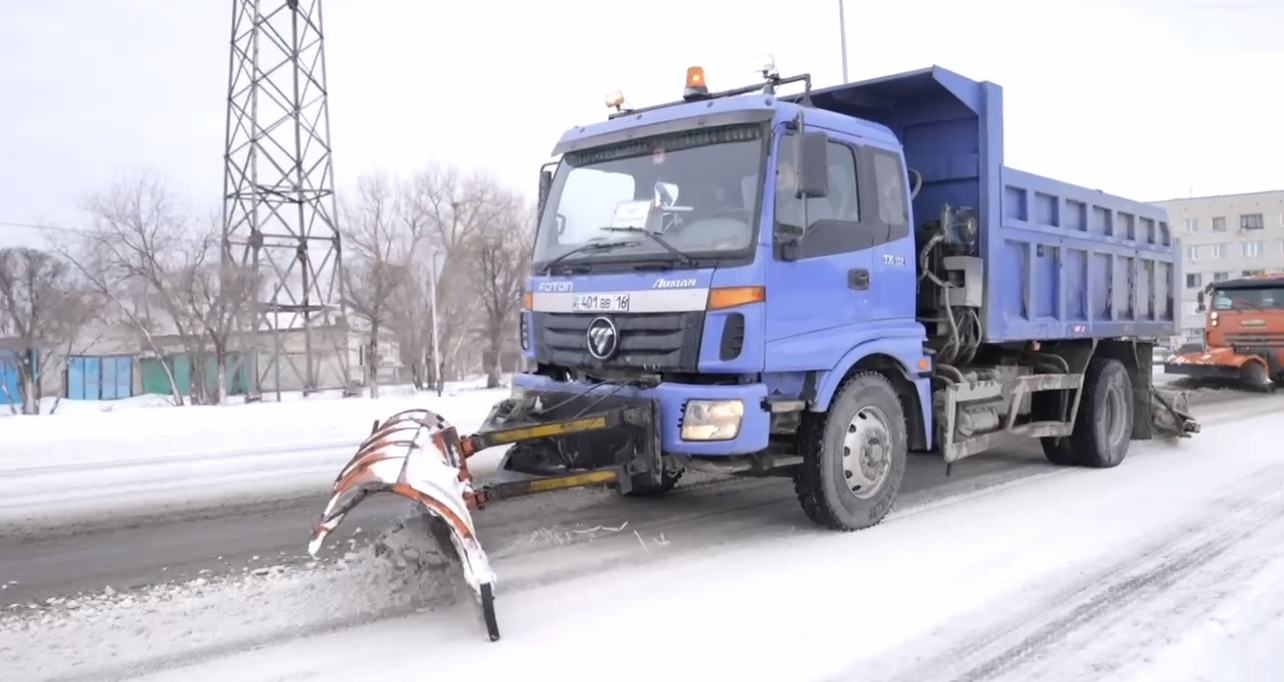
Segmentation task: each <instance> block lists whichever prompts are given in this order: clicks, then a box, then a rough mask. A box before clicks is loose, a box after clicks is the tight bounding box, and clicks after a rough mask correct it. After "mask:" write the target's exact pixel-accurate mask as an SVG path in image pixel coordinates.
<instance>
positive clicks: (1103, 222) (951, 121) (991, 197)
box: [812, 67, 1180, 342]
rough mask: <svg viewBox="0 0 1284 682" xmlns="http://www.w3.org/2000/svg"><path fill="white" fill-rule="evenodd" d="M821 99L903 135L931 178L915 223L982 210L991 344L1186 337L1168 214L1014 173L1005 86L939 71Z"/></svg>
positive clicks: (833, 91) (914, 160)
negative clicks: (1006, 146)
mask: <svg viewBox="0 0 1284 682" xmlns="http://www.w3.org/2000/svg"><path fill="white" fill-rule="evenodd" d="M812 99H813V102H814V103H815V105H816V106H818V107H821V108H824V109H828V110H831V111H835V112H838V113H843V114H847V115H850V116H855V117H859V118H863V119H866V120H870V121H875V122H878V123H882V124H884V125H886V126H888V127H889V128H891V129H892V131H893V132H895V133H896V135H897V137H898V138H899V139H900V140H901V144H902V145H903V146H904V149H905V158H906V163H907V164H908V166H909V167H910V168H911V169H913V170H917V171H918V172H919V173H921V174H922V176H923V187H922V190H921V191H920V192H919V194H918V196H917V198H916V199H915V200H914V220H915V222H916V223H919V224H921V223H923V222H924V221H927V220H933V219H936V218H937V216H939V215H940V210H941V206H942V205H943V204H950V205H951V206H954V207H959V206H969V207H972V208H975V209H977V211H978V213H979V218H980V226H979V227H980V239H979V243H980V255H981V256H982V258H983V260H984V262H985V298H984V308H983V310H982V319H983V320H984V323H985V340H986V341H989V342H1002V341H1022V340H1051V339H1071V338H1090V337H1097V338H1107V337H1120V336H1142V337H1148V336H1168V335H1172V334H1175V333H1176V332H1177V327H1178V324H1177V320H1176V317H1175V316H1176V311H1177V308H1176V302H1175V301H1174V294H1175V293H1176V292H1178V291H1180V289H1179V288H1178V287H1177V284H1178V281H1179V280H1178V277H1179V276H1180V272H1179V263H1180V260H1179V257H1180V253H1179V250H1178V249H1179V246H1178V244H1177V242H1176V240H1174V239H1173V237H1172V233H1171V232H1170V230H1169V227H1168V219H1167V216H1166V214H1165V212H1164V210H1163V209H1162V208H1159V207H1158V206H1154V205H1152V204H1146V203H1142V202H1138V201H1132V200H1130V199H1124V198H1122V197H1117V196H1113V195H1110V194H1105V193H1103V192H1100V191H1096V190H1091V189H1086V188H1083V187H1078V186H1075V185H1071V184H1068V183H1065V182H1059V181H1057V180H1052V179H1049V178H1045V177H1040V176H1038V175H1034V174H1031V173H1026V172H1023V171H1018V170H1015V169H1012V168H1008V167H1006V166H1004V165H1003V90H1002V88H1000V87H999V86H997V85H995V84H993V83H984V82H983V83H978V82H976V81H973V80H970V79H968V78H965V77H963V76H960V75H958V74H956V73H953V72H951V71H947V70H945V69H942V68H940V67H932V68H930V69H924V70H922V71H915V72H911V73H906V74H900V75H896V76H888V77H885V78H879V79H875V80H871V81H865V82H862V83H852V84H850V85H842V86H837V87H833V88H828V89H825V90H818V91H816V92H814V93H813V94H812ZM1048 134H1049V135H1062V136H1065V135H1070V136H1073V135H1076V134H1080V133H1079V131H1076V130H1074V129H1069V130H1066V129H1056V130H1049V131H1048ZM1123 161H1124V160H1123V159H1119V160H1115V161H1110V162H1111V163H1119V162H1123Z"/></svg>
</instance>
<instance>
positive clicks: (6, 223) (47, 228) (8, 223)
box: [0, 220, 89, 234]
mask: <svg viewBox="0 0 1284 682" xmlns="http://www.w3.org/2000/svg"><path fill="white" fill-rule="evenodd" d="M0 227H17V228H19V229H27V230H40V231H42V232H70V233H73V234H89V232H88V231H87V230H85V229H83V228H75V227H59V226H57V225H35V224H32V223H20V222H17V221H13V220H0Z"/></svg>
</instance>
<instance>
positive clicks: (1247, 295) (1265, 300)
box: [1213, 287, 1284, 310]
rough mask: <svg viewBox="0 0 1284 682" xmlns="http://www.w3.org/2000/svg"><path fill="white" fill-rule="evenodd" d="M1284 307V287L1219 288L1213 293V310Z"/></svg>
mask: <svg viewBox="0 0 1284 682" xmlns="http://www.w3.org/2000/svg"><path fill="white" fill-rule="evenodd" d="M1266 308H1284V289H1280V288H1269V287H1263V288H1261V289H1218V290H1216V291H1215V292H1214V293H1213V310H1263V309H1266Z"/></svg>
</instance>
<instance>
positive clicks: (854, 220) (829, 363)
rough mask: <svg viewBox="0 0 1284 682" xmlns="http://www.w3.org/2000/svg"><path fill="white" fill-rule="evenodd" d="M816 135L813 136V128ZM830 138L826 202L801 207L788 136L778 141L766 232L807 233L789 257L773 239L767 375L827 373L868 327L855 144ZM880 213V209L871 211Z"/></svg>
mask: <svg viewBox="0 0 1284 682" xmlns="http://www.w3.org/2000/svg"><path fill="white" fill-rule="evenodd" d="M810 129H812V130H815V129H816V128H814V127H813V128H810ZM827 132H829V135H830V141H829V144H828V150H827V153H826V160H827V163H828V166H829V192H828V196H825V197H818V198H810V199H807V200H806V209H807V210H806V220H805V222H806V225H805V226H804V225H802V224H801V223H803V222H804V219H803V200H802V199H799V198H798V197H797V195H796V194H795V192H794V188H793V180H794V171H793V168H794V165H793V156H794V139H793V134H792V133H786V134H785V135H782V136H781V137H780V138H779V140H778V141H777V143H776V144H777V147H776V150H775V151H776V153H775V154H774V155H773V158H774V159H775V160H776V167H775V172H774V173H773V174H771V176H772V177H769V182H768V187H767V188H766V190H767V195H766V197H767V201H765V202H764V203H765V204H766V205H767V206H768V207H770V208H769V209H768V211H765V212H764V213H765V214H766V215H765V217H766V218H767V222H766V225H767V226H768V227H769V228H770V229H772V231H773V232H774V231H775V230H774V228H775V226H776V224H777V223H782V224H788V225H795V226H800V227H804V228H805V232H804V236H803V238H802V241H801V242H799V243H798V244H797V245H796V246H794V247H793V248H792V249H790V251H792V255H789V253H788V252H787V251H786V247H784V246H783V245H781V244H779V243H775V240H774V238H773V249H772V251H773V255H772V260H771V261H769V262H768V263H767V292H768V294H767V321H766V325H765V326H766V334H765V336H766V340H767V349H766V351H767V357H766V360H767V368H768V370H769V371H797V370H808V369H830V368H832V367H833V365H834V363H835V362H837V360H838V358H839V357H841V356H842V354H843V353H846V352H847V350H849V349H850V348H851V347H852V345H853V343H852V340H853V338H854V336H855V335H857V334H860V333H862V332H863V330H865V329H867V328H868V324H869V322H870V321H871V320H872V319H873V309H872V301H873V300H874V297H873V294H874V292H875V291H876V289H877V287H878V286H879V285H880V283H879V282H878V281H877V278H876V277H874V276H873V275H874V272H875V264H874V252H873V249H872V248H871V247H873V246H874V242H875V241H881V240H875V239H873V238H872V234H873V233H872V231H871V230H870V229H869V226H867V225H865V224H863V221H864V219H865V217H866V216H865V214H866V213H867V212H868V211H866V210H865V207H864V206H863V203H864V200H865V197H863V196H862V195H861V191H860V189H861V186H862V183H861V182H860V178H859V173H858V161H857V159H858V152H857V145H856V141H855V139H854V138H850V137H847V136H845V135H842V134H840V133H836V132H833V131H827ZM874 213H875V214H876V213H877V209H875V210H874Z"/></svg>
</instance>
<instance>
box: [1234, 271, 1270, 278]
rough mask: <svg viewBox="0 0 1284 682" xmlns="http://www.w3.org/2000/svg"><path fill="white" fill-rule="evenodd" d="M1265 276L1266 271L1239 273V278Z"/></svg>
mask: <svg viewBox="0 0 1284 682" xmlns="http://www.w3.org/2000/svg"><path fill="white" fill-rule="evenodd" d="M1265 274H1266V271H1265V270H1245V271H1243V272H1241V273H1239V276H1240V277H1254V276H1256V275H1265Z"/></svg>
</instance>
